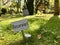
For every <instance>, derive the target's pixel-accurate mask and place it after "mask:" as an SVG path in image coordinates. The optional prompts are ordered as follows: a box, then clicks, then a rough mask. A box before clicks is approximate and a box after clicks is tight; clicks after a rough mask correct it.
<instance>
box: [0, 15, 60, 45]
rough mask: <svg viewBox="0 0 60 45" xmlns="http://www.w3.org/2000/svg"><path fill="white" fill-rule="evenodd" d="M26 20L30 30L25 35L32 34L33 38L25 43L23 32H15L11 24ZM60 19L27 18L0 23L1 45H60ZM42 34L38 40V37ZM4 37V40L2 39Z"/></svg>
mask: <svg viewBox="0 0 60 45" xmlns="http://www.w3.org/2000/svg"><path fill="white" fill-rule="evenodd" d="M24 18H26V19H27V20H28V23H29V28H28V29H27V30H24V33H25V34H26V33H30V34H31V35H32V37H31V38H29V39H26V40H25V42H24V41H23V37H22V34H21V32H17V33H16V34H15V33H14V32H13V29H12V26H11V22H14V21H17V20H20V19H24ZM59 29H60V18H59V17H58V16H51V15H48V16H44V17H40V16H27V17H23V18H22V17H21V18H12V19H7V20H4V21H1V22H0V45H60V30H59ZM39 34H41V38H40V39H38V38H37V35H39ZM2 37H3V38H2Z"/></svg>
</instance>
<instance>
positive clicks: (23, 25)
mask: <svg viewBox="0 0 60 45" xmlns="http://www.w3.org/2000/svg"><path fill="white" fill-rule="evenodd" d="M12 26H13V28H14V32H18V31H21V32H22V36H23V38H24V40H25V35H24V32H23V30H25V29H27V28H28V27H29V26H28V21H27V20H26V19H23V20H19V21H16V22H12Z"/></svg>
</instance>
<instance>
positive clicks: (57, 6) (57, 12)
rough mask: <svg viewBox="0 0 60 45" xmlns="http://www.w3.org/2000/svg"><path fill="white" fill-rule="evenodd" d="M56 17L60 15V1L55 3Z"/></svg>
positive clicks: (56, 0)
mask: <svg viewBox="0 0 60 45" xmlns="http://www.w3.org/2000/svg"><path fill="white" fill-rule="evenodd" d="M54 15H59V0H55V2H54Z"/></svg>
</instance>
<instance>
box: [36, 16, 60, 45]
mask: <svg viewBox="0 0 60 45" xmlns="http://www.w3.org/2000/svg"><path fill="white" fill-rule="evenodd" d="M36 32H37V33H40V34H41V35H42V38H41V39H42V40H43V42H42V44H43V45H48V44H51V45H60V18H58V16H53V17H51V18H50V20H49V21H48V22H47V23H46V24H44V25H41V27H40V29H38V31H36ZM41 39H40V41H42V40H41Z"/></svg>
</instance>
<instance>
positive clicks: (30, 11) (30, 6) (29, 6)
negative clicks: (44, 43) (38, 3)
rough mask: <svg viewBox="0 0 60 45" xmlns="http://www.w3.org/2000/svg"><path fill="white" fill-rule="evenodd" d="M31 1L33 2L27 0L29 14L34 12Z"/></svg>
mask: <svg viewBox="0 0 60 45" xmlns="http://www.w3.org/2000/svg"><path fill="white" fill-rule="evenodd" d="M33 2H34V0H27V9H28V11H29V14H30V15H33V13H34V5H33Z"/></svg>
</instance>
